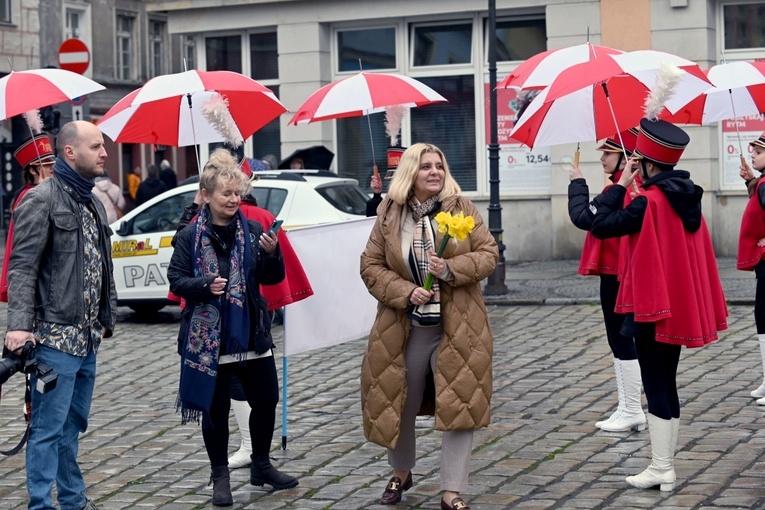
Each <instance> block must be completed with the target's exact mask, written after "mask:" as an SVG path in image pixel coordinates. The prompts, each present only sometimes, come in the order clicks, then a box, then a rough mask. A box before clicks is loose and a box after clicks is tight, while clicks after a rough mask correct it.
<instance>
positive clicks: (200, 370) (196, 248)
mask: <svg viewBox="0 0 765 510" xmlns="http://www.w3.org/2000/svg"><path fill="white" fill-rule="evenodd" d="M234 221H235V222H236V233H235V234H234V242H233V246H232V247H231V254H230V257H229V264H230V266H229V267H230V271H229V275H228V283H227V285H226V292H225V293H224V294H223V295H221V296H219V297H217V298H215V299H213V300H212V301H210V302H208V303H199V304H196V305H193V306H194V310H193V312H192V314H191V319H190V323H189V329H188V334H187V335H186V340H185V343H184V350H183V359H182V362H181V382H180V389H179V392H178V407H179V409H180V411H181V422H182V423H184V424H185V423H188V422H189V421H196V422H197V423H199V419H200V417H201V416H202V414H203V413H207V412H209V410H210V405H211V404H212V398H213V393H214V392H215V379H216V376H217V374H218V356H219V354H220V345H221V342H223V345H224V346H225V353H226V354H231V355H233V356H238V357H243V356H244V354H245V353H246V352H247V348H248V345H249V340H250V317H249V313H248V312H249V310H248V305H247V271H248V269H249V267H250V263H251V259H252V249H251V246H250V244H249V242H250V231H249V228H247V220H246V219H245V217H244V215H243V214H242V212H241V211H237V214H236V217H235V219H234ZM191 224H192V225H193V228H194V236H193V238H192V241H191V242H192V246H191V251H192V253H193V259H192V263H193V264H194V277H195V278H204V277H210V276H217V275H218V274H219V267H218V256H217V254H216V253H215V248H214V246H213V241H212V240H211V238H210V236H211V232H212V224H211V222H210V210H209V208H208V207H203V208H202V210H201V212H200V213H199V215H198V216H197V217H196V219H195V220H194V221H193V222H192V223H191ZM221 318H222V319H223V322H222V323H221Z"/></svg>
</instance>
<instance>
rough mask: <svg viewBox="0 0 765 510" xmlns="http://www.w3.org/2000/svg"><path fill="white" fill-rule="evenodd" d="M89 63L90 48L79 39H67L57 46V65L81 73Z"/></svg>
mask: <svg viewBox="0 0 765 510" xmlns="http://www.w3.org/2000/svg"><path fill="white" fill-rule="evenodd" d="M89 65H90V50H88V47H87V46H86V45H85V43H84V42H82V41H81V40H79V39H67V40H66V41H64V42H62V43H61V46H59V48H58V66H59V67H60V68H61V69H66V70H67V71H72V72H73V73H77V74H82V73H84V72H85V71H86V70H87V69H88V66H89Z"/></svg>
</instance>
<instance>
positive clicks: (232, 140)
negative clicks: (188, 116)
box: [201, 93, 244, 149]
mask: <svg viewBox="0 0 765 510" xmlns="http://www.w3.org/2000/svg"><path fill="white" fill-rule="evenodd" d="M201 110H202V116H203V117H204V118H205V120H206V121H207V122H209V123H210V125H211V126H212V127H213V128H214V129H215V131H217V132H218V133H219V134H220V135H221V136H222V137H223V141H224V142H225V143H227V144H229V145H230V146H231V147H233V148H235V149H236V148H237V147H239V146H240V145H242V144H243V143H244V140H243V139H242V134H241V133H240V132H239V128H237V126H236V122H235V121H234V117H232V116H231V112H230V111H229V110H228V100H227V99H226V98H224V97H223V96H221V95H220V94H217V93H216V94H213V95H212V96H211V97H210V99H209V100H208V101H205V102H204V103H202V108H201Z"/></svg>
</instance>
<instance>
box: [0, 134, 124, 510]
mask: <svg viewBox="0 0 765 510" xmlns="http://www.w3.org/2000/svg"><path fill="white" fill-rule="evenodd" d="M56 145H57V149H58V158H57V159H56V163H55V165H54V167H53V177H52V178H50V179H47V180H46V181H44V182H42V183H41V184H39V185H37V186H36V187H35V188H34V189H32V190H30V191H29V192H28V193H27V195H26V197H25V198H24V200H23V201H22V202H21V203H20V204H19V206H18V208H17V213H18V216H17V218H16V227H15V230H16V236H15V243H14V247H13V251H12V252H11V254H10V258H11V260H10V267H9V273H8V279H9V284H10V287H11V288H12V289H13V290H14V291H13V292H12V293H11V294H10V295H9V296H8V297H9V301H8V332H7V334H6V337H5V346H6V347H7V348H8V350H10V351H15V350H17V349H19V348H21V347H22V346H23V345H24V344H25V343H26V342H32V343H36V345H37V346H36V351H35V356H36V358H37V360H38V361H40V362H44V363H46V364H48V365H50V367H51V368H52V369H53V370H54V371H56V372H57V373H58V382H57V385H56V388H55V390H54V391H51V392H48V393H45V394H42V393H39V392H38V391H33V392H32V418H31V421H30V425H29V440H28V443H27V456H26V463H27V465H26V472H27V490H28V492H29V508H30V509H32V510H40V509H50V508H53V501H52V497H51V489H52V488H53V483H54V481H55V483H56V493H57V497H58V503H59V505H60V507H61V508H76V509H85V510H92V509H95V508H97V507H96V505H95V504H94V503H93V502H92V501H91V500H89V499H87V498H86V497H85V481H84V480H83V477H82V473H81V471H80V467H79V465H78V463H77V450H78V443H79V435H80V434H81V433H83V432H85V431H86V430H87V427H88V414H89V413H90V404H91V400H92V397H93V387H94V385H95V378H96V353H97V352H98V347H99V345H100V343H101V339H102V338H108V337H110V336H112V331H113V330H114V326H115V322H116V316H117V292H116V290H115V288H114V279H113V276H112V259H111V245H110V241H109V237H110V235H111V233H112V232H111V230H110V229H109V225H108V223H107V219H106V211H104V207H103V205H101V202H100V201H98V200H95V199H94V197H93V194H92V189H93V183H94V181H93V180H94V178H96V177H98V176H100V175H103V173H104V161H105V160H106V156H107V155H106V150H105V149H104V139H103V136H102V135H101V131H100V130H99V129H98V128H97V127H96V126H95V125H93V124H92V123H90V122H85V121H75V122H70V123H68V124H65V125H64V126H62V128H61V130H60V131H59V133H58V139H57V142H56ZM36 385H37V377H36V376H35V375H32V378H31V386H32V387H33V388H34V387H36Z"/></svg>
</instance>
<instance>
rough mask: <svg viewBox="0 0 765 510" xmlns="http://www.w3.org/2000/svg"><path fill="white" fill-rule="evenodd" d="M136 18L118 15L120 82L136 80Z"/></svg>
mask: <svg viewBox="0 0 765 510" xmlns="http://www.w3.org/2000/svg"><path fill="white" fill-rule="evenodd" d="M134 27H135V16H131V15H127V14H117V34H116V36H117V59H116V62H115V66H114V67H115V71H116V73H117V79H118V80H136V79H137V78H138V77H137V75H136V72H135V62H134V59H135V48H134V44H135V37H134V33H133V31H134Z"/></svg>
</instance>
